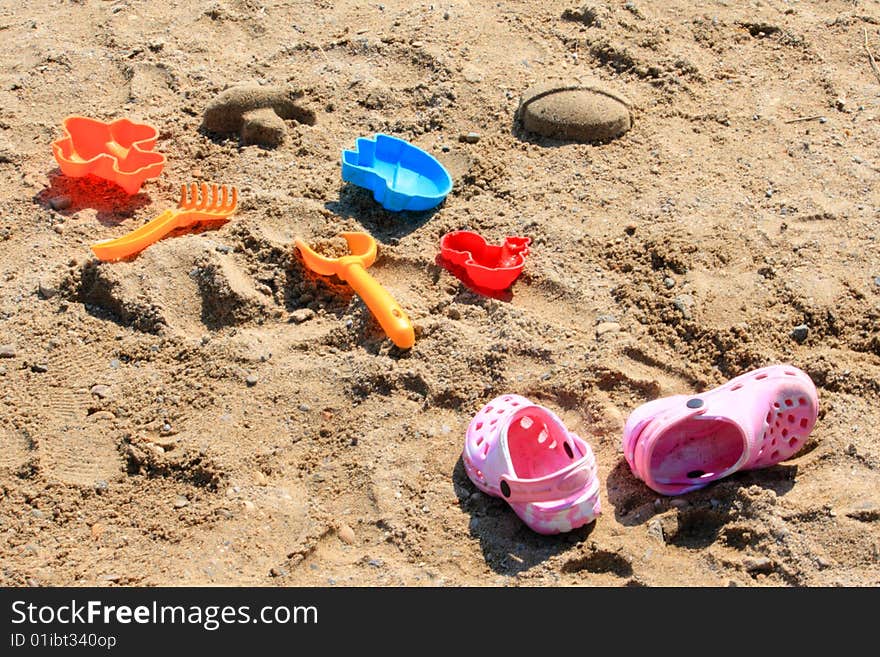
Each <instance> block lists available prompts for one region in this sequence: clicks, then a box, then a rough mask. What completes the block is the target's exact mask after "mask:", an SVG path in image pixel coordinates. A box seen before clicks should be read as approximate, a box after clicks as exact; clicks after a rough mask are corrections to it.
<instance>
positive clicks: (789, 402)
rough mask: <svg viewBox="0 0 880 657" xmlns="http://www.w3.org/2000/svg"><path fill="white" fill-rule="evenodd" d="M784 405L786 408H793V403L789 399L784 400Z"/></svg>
mask: <svg viewBox="0 0 880 657" xmlns="http://www.w3.org/2000/svg"><path fill="white" fill-rule="evenodd" d="M785 405H786V406H794V402H793V401H791V400H790V399H786V400H785Z"/></svg>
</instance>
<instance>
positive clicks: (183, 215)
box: [92, 183, 238, 261]
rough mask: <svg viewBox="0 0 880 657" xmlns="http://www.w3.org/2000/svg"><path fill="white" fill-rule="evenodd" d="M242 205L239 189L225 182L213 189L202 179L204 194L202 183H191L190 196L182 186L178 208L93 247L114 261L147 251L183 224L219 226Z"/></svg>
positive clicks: (190, 225)
mask: <svg viewBox="0 0 880 657" xmlns="http://www.w3.org/2000/svg"><path fill="white" fill-rule="evenodd" d="M236 205H238V190H236V188H235V187H233V188H232V191H231V192H230V191H229V189H227V187H226V186H225V185H223V186H220V187H218V186H217V185H212V186H211V188H210V193H209V190H208V185H207V184H206V183H202V187H201V198H200V194H199V186H198V185H197V184H196V183H192V184H191V185H190V192H189V196H188V197H187V190H186V185H182V186H181V188H180V201H179V202H178V207H177V208H176V209H174V210H165V212H163V213H162V214H160V215H159V216H158V217H156V218H155V219H153V220H152V221H150V222H148V223H146V224H144V225H143V226H141V227H140V228H138V229H136V230H133V231H132V232H130V233H128V234H127V235H123V236H122V237H119V238H117V239H112V240H103V241H101V242H96V243H95V244H92V251H93V252H94V254H95V255H96V256H98V259H99V260H103V261H112V260H121V259H122V258H127V257H129V256H132V255H134V254H136V253H139V252H141V251H143V250H144V249H145V248H147V247H148V246H149V245H150V244H153V243H154V242H158V241H159V240H160V239H162V238H163V237H164V236H165V235H167V234H168V233H170V232H172V231H175V230H180V229H182V228H192V227H195V226H197V225H198V226H210V227H214V226H219V225H221V224H223V223H226V221H227V220H228V219H229V216H230V215H231V214H232V213H233V212H235V208H236Z"/></svg>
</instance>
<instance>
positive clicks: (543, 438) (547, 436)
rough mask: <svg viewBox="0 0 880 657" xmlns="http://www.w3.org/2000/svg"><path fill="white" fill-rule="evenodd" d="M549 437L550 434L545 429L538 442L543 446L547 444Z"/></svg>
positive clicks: (539, 435)
mask: <svg viewBox="0 0 880 657" xmlns="http://www.w3.org/2000/svg"><path fill="white" fill-rule="evenodd" d="M549 437H550V434H549V433H547V428H546V427H545V428H544V429H542V430H541V433H539V434H538V442H539V443H540V444H542V445H543V444H544V443H545V442H547V438H549Z"/></svg>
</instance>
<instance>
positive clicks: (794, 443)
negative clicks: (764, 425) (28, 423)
mask: <svg viewBox="0 0 880 657" xmlns="http://www.w3.org/2000/svg"><path fill="white" fill-rule="evenodd" d="M797 444H798V439H797V437H795V436H792V437H791V440H789V441H788V446H789V447H794V446H795V445H797Z"/></svg>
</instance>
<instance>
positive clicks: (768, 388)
mask: <svg viewBox="0 0 880 657" xmlns="http://www.w3.org/2000/svg"><path fill="white" fill-rule="evenodd" d="M818 411H819V398H818V395H817V393H816V386H815V385H814V384H813V382H812V380H811V379H810V377H809V376H807V374H806V373H804V372H802V371H801V370H799V369H797V368H796V367H791V366H790V365H774V366H772V367H765V368H762V369H759V370H754V371H753V372H749V373H747V374H743V375H742V376H738V377H737V378H735V379H732V380H731V381H728V382H727V383H725V384H724V385H722V386H719V387H717V388H713V389H712V390H709V391H707V392H704V393H702V394H699V395H676V396H674V397H665V398H663V399H656V400H654V401H651V402H648V403H647V404H642V405H641V406H639V407H638V408H637V409H636V410H635V411H633V413H632V414H631V415H630V416H629V419H628V420H627V422H626V426H625V427H624V430H623V452H624V456H625V457H626V461H627V463H629V467H630V469H631V470H632V472H633V474H634V475H635V476H636V477H638V478H639V479H641V480H642V481H644V482H645V483H646V484H647V485H648V486H650V487H651V488H652V489H654V490H655V491H657V492H658V493H662V494H664V495H680V494H682V493H687V492H689V491H692V490H697V489H698V488H702V487H704V486H706V485H707V484H709V483H710V482H712V481H716V480H718V479H721V478H722V477H726V476H728V475H730V474H733V473H734V472H737V471H739V470H753V469H756V468H766V467H768V466H771V465H775V464H777V463H779V462H780V461H784V460H785V459H788V458H790V457H791V456H793V455H794V454H795V453H796V452H797V451H798V450H800V449H801V447H803V445H804V440H805V439H806V437H807V436H808V435H809V434H810V432H811V431H812V430H813V425H815V424H816V416H817V414H818Z"/></svg>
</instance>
